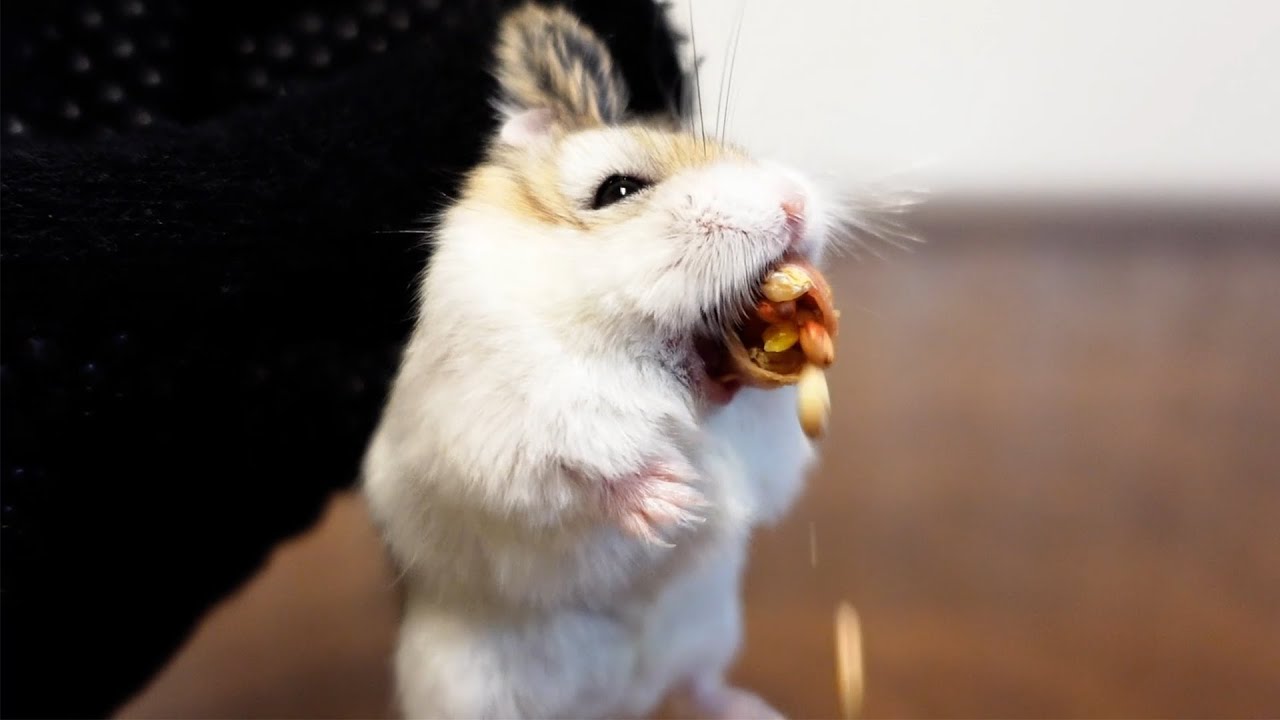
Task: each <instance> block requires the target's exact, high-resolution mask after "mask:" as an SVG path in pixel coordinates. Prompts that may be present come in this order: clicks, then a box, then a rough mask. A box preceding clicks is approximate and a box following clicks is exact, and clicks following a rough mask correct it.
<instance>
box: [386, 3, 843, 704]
mask: <svg viewBox="0 0 1280 720" xmlns="http://www.w3.org/2000/svg"><path fill="white" fill-rule="evenodd" d="M495 56H496V62H495V74H496V76H497V78H498V81H499V83H498V84H499V90H500V96H499V97H498V98H495V106H496V107H497V108H498V109H499V111H500V114H501V129H500V130H499V131H498V132H497V133H496V136H495V137H494V138H493V140H492V143H491V145H490V147H489V148H488V150H487V154H486V156H485V158H484V160H483V161H482V163H481V164H480V165H479V166H478V167H477V168H475V169H474V171H473V172H471V173H470V175H469V176H468V177H467V178H466V179H465V182H464V184H463V187H462V189H461V192H460V195H459V197H458V198H457V199H456V201H455V202H454V203H453V204H452V205H451V206H450V207H449V208H447V209H446V210H445V212H444V213H443V214H442V216H441V218H440V223H439V226H438V229H437V230H436V231H435V234H434V238H433V242H434V252H433V255H432V260H431V262H430V264H429V267H428V269H427V270H426V272H425V274H424V276H423V279H422V284H421V293H420V300H419V308H418V316H417V323H416V325H415V328H414V330H413V332H412V336H411V339H410V340H409V342H408V345H407V346H406V348H405V351H404V355H403V359H402V362H401V365H400V367H399V370H398V374H397V377H396V380H395V382H394V385H393V388H392V391H391V394H390V396H389V398H388V400H387V404H386V407H385V409H384V413H383V416H382V417H381V419H380V422H379V426H378V428H377V430H376V432H375V434H374V436H373V438H372V439H371V441H370V444H369V447H368V451H367V453H366V457H365V460H364V465H363V468H362V481H361V487H362V491H363V493H364V494H365V497H366V498H367V501H368V504H369V507H370V509H371V513H372V515H373V518H374V520H375V522H376V524H377V525H378V527H379V529H380V532H381V534H382V537H383V538H384V540H385V542H386V545H387V547H388V548H389V552H390V554H391V556H392V558H393V560H394V562H395V563H396V565H397V566H398V568H399V570H400V572H401V583H402V585H403V590H404V607H403V617H402V620H401V625H400V629H399V636H398V640H397V648H396V654H395V662H394V665H395V675H396V687H397V695H398V698H399V702H400V704H401V709H402V711H403V713H404V714H405V715H407V716H409V717H422V718H445V717H456V718H480V717H487V718H524V717H555V718H567V717H574V718H587V717H592V718H605V717H643V716H646V715H649V714H651V713H653V712H654V711H655V710H656V709H657V708H658V707H659V706H660V705H661V704H662V703H663V702H664V700H670V701H671V702H672V703H673V704H675V705H676V706H678V707H681V708H682V713H683V714H684V715H685V716H702V717H722V718H753V717H779V716H780V715H779V713H778V712H777V711H776V710H775V709H774V708H773V707H771V706H770V705H769V704H768V703H767V702H766V701H764V700H762V699H760V698H758V697H757V696H756V695H754V694H752V693H750V692H748V691H746V690H743V689H738V688H734V687H731V686H730V685H728V684H727V683H726V680H725V673H726V670H727V669H728V668H729V666H730V664H731V663H732V661H733V660H734V658H735V656H736V654H737V652H738V649H739V646H740V643H741V637H742V630H741V604H740V603H741V600H740V594H741V588H740V582H741V572H742V569H743V565H744V562H745V559H746V554H747V545H748V540H749V537H750V533H751V532H752V529H753V528H754V527H756V526H758V525H760V524H762V523H768V522H771V521H773V520H775V519H777V518H779V517H780V516H782V515H783V514H784V513H785V512H786V510H787V509H788V507H789V506H790V505H791V503H792V502H793V500H794V498H795V496H796V495H797V493H798V491H799V490H800V488H801V485H802V480H803V477H804V475H805V474H806V472H807V471H808V470H809V468H810V467H811V465H812V463H813V462H814V460H815V448H814V446H813V445H812V444H811V442H810V441H809V440H808V439H807V438H806V437H805V436H804V434H803V433H802V432H801V429H800V427H799V424H798V423H797V421H796V414H795V404H796V399H795V389H794V388H793V387H786V388H782V389H777V390H768V391H765V390H759V389H753V388H745V387H742V388H740V387H730V386H725V385H720V384H717V383H715V382H712V381H711V380H710V379H709V377H708V375H707V373H706V370H705V365H706V359H705V358H706V355H705V353H706V352H707V350H706V348H707V347H708V346H709V344H714V341H715V339H716V338H718V337H720V336H721V335H722V333H723V330H722V329H721V328H722V327H723V324H724V323H725V322H726V321H728V320H732V319H733V318H734V317H735V314H736V313H739V312H741V311H742V309H743V308H745V307H749V306H750V304H751V302H752V301H753V298H754V297H755V295H754V294H755V293H756V292H757V291H758V288H759V285H760V282H761V280H762V278H763V277H764V276H765V274H766V273H767V272H768V271H769V270H770V269H771V268H772V267H776V266H777V265H778V263H780V262H781V260H782V258H783V257H784V256H788V255H800V256H803V257H804V258H806V259H808V260H810V261H811V262H814V263H819V262H821V259H822V256H823V254H824V249H825V247H826V244H827V237H828V235H829V230H830V227H831V220H830V219H829V217H828V215H827V214H826V213H828V212H829V210H828V209H827V208H826V207H825V206H824V202H823V197H822V196H821V195H820V194H819V193H818V191H817V190H816V188H815V187H814V186H813V185H812V184H811V182H810V181H809V180H808V179H807V178H806V177H805V176H803V175H801V174H799V173H797V172H795V171H792V170H789V169H787V168H784V167H781V166H778V165H775V164H771V163H767V162H764V161H760V160H756V159H753V158H752V157H750V156H749V155H748V154H747V153H745V152H744V151H743V150H742V149H740V148H737V147H734V146H732V145H729V144H726V143H723V142H721V141H718V140H716V139H714V138H710V137H699V136H697V135H695V134H693V133H691V132H689V131H687V130H684V129H681V127H680V125H679V123H678V121H676V120H675V119H674V118H652V117H650V118H635V117H629V116H628V115H627V114H626V111H625V108H626V104H627V102H626V100H627V89H626V87H625V85H624V83H623V81H622V79H621V76H620V74H619V72H618V71H617V68H616V67H615V66H614V64H613V61H612V60H611V58H610V55H609V51H608V49H607V48H606V46H605V45H604V43H603V42H601V40H600V38H598V37H597V36H596V35H595V34H594V33H593V32H592V31H591V30H590V29H588V28H587V27H586V26H584V25H583V24H581V23H580V22H579V21H578V20H577V19H576V18H575V17H574V16H573V15H572V14H570V13H569V12H568V11H566V10H564V9H558V8H557V9H552V8H546V7H540V6H537V5H528V6H524V7H522V8H519V9H517V10H514V11H512V12H511V13H509V14H508V15H507V16H505V17H504V19H503V21H502V25H501V27H500V28H499V33H498V36H497V42H496V48H495Z"/></svg>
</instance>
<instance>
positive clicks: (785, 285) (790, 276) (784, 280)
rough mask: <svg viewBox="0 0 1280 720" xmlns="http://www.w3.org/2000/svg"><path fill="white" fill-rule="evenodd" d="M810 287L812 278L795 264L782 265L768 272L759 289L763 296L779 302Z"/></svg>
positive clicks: (798, 294)
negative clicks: (762, 285)
mask: <svg viewBox="0 0 1280 720" xmlns="http://www.w3.org/2000/svg"><path fill="white" fill-rule="evenodd" d="M812 287H813V280H812V279H811V278H810V277H809V274H808V273H806V272H805V271H804V270H803V269H801V268H799V267H796V266H795V265H783V266H782V267H780V268H778V269H777V270H774V271H773V272H772V273H770V274H769V277H768V278H767V279H766V280H765V281H764V287H763V288H761V289H762V290H763V291H764V296H765V297H767V298H769V299H770V300H772V301H773V302H776V303H780V302H786V301H788V300H795V299H796V298H798V297H800V296H801V295H803V294H805V293H807V292H809V290H810V288H812Z"/></svg>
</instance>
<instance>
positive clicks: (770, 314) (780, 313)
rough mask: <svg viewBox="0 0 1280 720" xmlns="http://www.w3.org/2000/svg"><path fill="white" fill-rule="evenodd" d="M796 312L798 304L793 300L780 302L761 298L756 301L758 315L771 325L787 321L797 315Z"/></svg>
mask: <svg viewBox="0 0 1280 720" xmlns="http://www.w3.org/2000/svg"><path fill="white" fill-rule="evenodd" d="M795 314H796V304H795V302H794V301H791V300H787V301H785V302H780V303H775V302H769V301H768V300H761V301H760V302H758V303H756V315H757V316H758V317H759V318H760V319H761V320H764V321H765V322H767V323H769V324H770V325H777V324H778V323H781V322H786V321H787V320H790V319H791V318H793V317H795Z"/></svg>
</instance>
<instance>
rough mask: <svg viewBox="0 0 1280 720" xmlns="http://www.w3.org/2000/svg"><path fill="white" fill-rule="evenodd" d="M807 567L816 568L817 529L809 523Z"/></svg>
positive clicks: (811, 522)
mask: <svg viewBox="0 0 1280 720" xmlns="http://www.w3.org/2000/svg"><path fill="white" fill-rule="evenodd" d="M809 565H810V566H811V567H818V529H817V528H815V527H814V525H813V521H812V520H810V521H809Z"/></svg>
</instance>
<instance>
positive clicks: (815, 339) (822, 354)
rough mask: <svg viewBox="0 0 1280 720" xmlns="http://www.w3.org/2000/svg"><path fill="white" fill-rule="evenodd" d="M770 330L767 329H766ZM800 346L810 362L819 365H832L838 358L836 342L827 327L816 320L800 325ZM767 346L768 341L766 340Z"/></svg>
mask: <svg viewBox="0 0 1280 720" xmlns="http://www.w3.org/2000/svg"><path fill="white" fill-rule="evenodd" d="M765 332H766V333H767V332H768V331H767V330H766V331H765ZM799 339H800V347H801V348H803V349H804V355H805V357H806V358H808V359H809V362H811V363H813V364H814V365H817V366H818V367H824V368H825V367H830V366H831V363H833V362H835V360H836V348H835V344H834V343H832V342H831V335H830V334H829V333H827V329H826V328H824V327H822V324H821V323H819V322H817V321H816V320H809V321H807V322H805V323H804V324H802V325H801V326H800V338H799ZM766 347H767V342H766Z"/></svg>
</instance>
